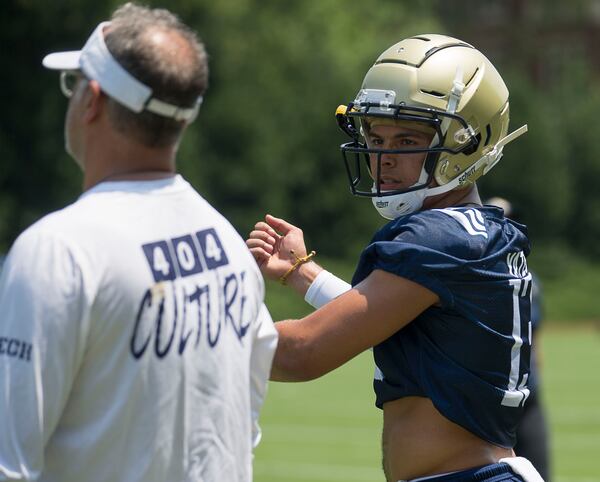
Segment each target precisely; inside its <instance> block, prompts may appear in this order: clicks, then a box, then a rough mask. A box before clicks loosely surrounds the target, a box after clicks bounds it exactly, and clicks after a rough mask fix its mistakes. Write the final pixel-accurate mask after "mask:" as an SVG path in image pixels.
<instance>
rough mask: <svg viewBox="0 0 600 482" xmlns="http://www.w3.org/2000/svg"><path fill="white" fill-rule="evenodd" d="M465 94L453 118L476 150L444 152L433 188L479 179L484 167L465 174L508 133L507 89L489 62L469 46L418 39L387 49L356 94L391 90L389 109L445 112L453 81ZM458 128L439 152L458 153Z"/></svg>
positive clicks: (460, 140) (446, 39)
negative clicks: (458, 179)
mask: <svg viewBox="0 0 600 482" xmlns="http://www.w3.org/2000/svg"><path fill="white" fill-rule="evenodd" d="M457 73H458V77H459V78H458V80H459V82H462V83H463V84H464V89H463V91H462V95H461V97H460V100H459V103H458V105H457V107H456V111H455V112H454V113H455V114H457V115H459V116H461V117H462V118H463V119H464V120H465V121H466V122H467V124H468V125H469V126H470V127H471V128H472V129H473V132H474V133H475V134H476V135H477V136H478V137H479V143H478V145H477V148H476V149H473V148H470V149H467V150H465V151H463V152H459V153H458V154H451V153H447V152H443V153H441V154H440V156H439V158H438V159H437V161H436V163H435V166H434V178H435V180H436V182H437V183H438V185H440V186H441V185H444V184H447V183H448V182H450V181H451V180H452V179H454V178H456V177H458V176H461V175H465V182H464V183H461V185H462V186H464V185H468V184H471V183H473V182H474V181H475V180H477V179H478V178H479V177H481V175H482V174H483V169H484V168H483V167H480V168H478V169H476V170H473V169H470V168H471V166H473V164H475V163H476V162H477V161H478V160H479V159H480V158H481V157H482V156H483V155H485V154H486V153H487V152H488V151H489V150H490V149H492V148H493V146H494V145H495V144H496V143H497V142H498V141H499V140H500V139H502V138H503V137H504V136H506V133H507V131H508V121H509V107H508V89H507V87H506V85H505V83H504V81H503V80H502V77H501V76H500V74H499V73H498V71H497V70H496V68H495V67H494V66H493V65H492V63H491V62H490V61H489V60H488V59H487V58H486V57H485V55H483V54H482V53H481V52H480V51H478V50H477V49H475V48H474V47H473V46H472V45H470V44H468V43H465V42H463V41H461V40H458V39H456V38H453V37H448V36H446V35H438V34H425V35H418V36H416V37H411V38H408V39H405V40H402V41H400V42H398V43H396V44H394V45H392V46H391V47H389V48H388V49H386V50H385V51H384V52H383V53H382V54H381V55H380V56H379V57H378V58H377V60H376V61H375V64H374V65H373V66H372V67H371V68H370V69H369V71H368V72H367V74H366V76H365V78H364V80H363V83H362V88H361V92H362V91H364V90H365V89H366V90H372V89H375V90H381V91H393V92H394V93H395V99H394V104H400V103H404V104H406V105H407V106H414V107H424V108H430V109H433V110H436V111H440V112H447V110H448V106H449V100H450V93H451V91H452V88H453V85H454V83H455V80H457ZM462 130H463V126H461V124H460V123H459V122H458V121H456V120H452V121H451V122H450V123H449V125H448V128H447V131H446V133H445V136H444V142H443V145H444V147H448V148H451V149H453V150H457V149H460V147H461V143H464V139H463V137H462V136H461V131H462Z"/></svg>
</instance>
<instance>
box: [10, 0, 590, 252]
mask: <svg viewBox="0 0 600 482" xmlns="http://www.w3.org/2000/svg"><path fill="white" fill-rule="evenodd" d="M118 3H119V2H116V1H114V0H110V1H109V0H96V1H94V2H92V1H90V0H55V1H54V2H51V3H48V2H45V1H42V0H3V1H2V2H0V46H1V48H0V62H1V64H2V65H3V71H4V74H3V80H2V86H3V89H2V90H3V108H4V112H3V114H4V115H3V116H2V117H1V118H0V163H1V164H0V166H1V168H0V251H3V250H6V249H8V247H9V246H10V244H11V243H12V241H13V240H14V239H15V237H16V236H17V234H18V233H19V232H20V231H22V230H23V229H24V228H25V227H27V226H28V225H30V224H31V223H32V222H34V221H35V220H36V219H38V218H39V217H41V216H42V215H44V214H46V213H47V212H49V211H51V210H55V209H58V208H60V207H62V206H64V205H65V204H67V203H69V202H71V201H73V200H74V199H75V198H76V197H77V195H78V193H79V190H80V173H79V172H78V168H77V167H76V166H75V164H74V163H73V162H72V161H71V160H70V159H68V156H67V155H66V154H65V153H64V148H63V132H62V130H63V129H62V126H63V118H64V111H65V109H66V100H65V99H64V98H62V96H61V94H60V92H59V89H58V76H57V75H56V73H54V72H49V71H45V70H44V69H43V68H42V67H41V64H40V61H41V59H42V57H43V56H44V54H46V53H48V52H51V51H55V50H58V49H73V48H79V47H81V46H82V44H83V42H84V40H85V39H86V38H87V36H88V35H89V33H90V32H91V31H92V29H93V28H94V27H95V25H96V24H97V23H98V22H99V21H100V20H103V19H105V18H107V17H108V16H109V15H110V12H111V11H112V10H113V9H114V7H115V6H117V5H118ZM148 3H150V4H151V5H153V6H167V7H168V8H169V9H171V10H172V11H174V12H176V13H177V14H179V15H180V16H181V18H182V19H183V20H184V21H185V22H186V23H188V24H190V25H191V26H192V27H194V28H195V29H196V30H197V31H198V32H199V33H200V36H201V37H202V39H203V40H204V42H205V43H206V46H207V50H208V52H209V54H210V68H211V86H210V89H209V92H208V94H207V96H206V99H205V104H204V106H203V107H202V110H201V113H200V116H199V118H198V120H197V121H196V123H195V124H193V125H192V126H191V127H190V129H189V132H188V133H187V136H186V138H185V140H184V142H183V144H182V146H181V149H180V153H179V169H180V171H181V172H182V173H183V174H184V176H185V177H187V178H188V179H189V180H190V181H191V182H192V184H194V185H195V186H196V187H197V189H198V190H199V191H200V192H201V193H202V194H203V195H204V196H205V197H206V198H207V199H208V200H209V201H210V202H212V203H213V204H214V205H215V206H216V207H217V208H218V209H219V210H221V211H222V212H223V213H224V214H225V215H226V216H227V217H229V218H230V219H231V221H232V222H233V224H234V225H235V226H236V228H237V229H238V230H239V231H240V233H241V234H242V235H244V234H245V233H247V232H248V231H249V230H250V229H251V228H252V226H253V224H254V222H255V221H256V220H258V219H259V218H261V217H262V216H263V215H264V213H266V212H270V213H272V214H275V215H278V216H282V217H285V218H287V219H289V220H290V221H291V222H293V223H295V224H297V225H299V226H302V227H303V229H304V231H305V235H306V237H307V240H308V243H309V245H310V246H311V247H316V248H317V249H318V250H319V251H320V253H322V254H326V255H328V256H331V257H338V258H344V257H355V256H356V254H357V253H358V252H359V250H360V249H361V247H362V246H363V245H364V244H365V243H366V242H367V241H368V240H369V238H370V236H371V234H372V233H373V231H374V230H375V229H376V228H377V227H378V226H380V225H381V224H382V223H383V220H382V219H381V218H379V217H378V216H377V215H376V214H375V212H374V211H373V209H372V207H371V203H370V202H369V201H368V200H366V199H356V198H353V197H352V196H351V195H350V193H349V188H348V186H347V181H346V175H345V171H344V167H343V163H342V159H341V155H340V153H339V149H338V146H339V144H340V143H341V142H344V141H345V140H346V139H345V138H344V136H343V135H342V133H341V132H338V129H337V126H336V125H335V120H334V116H333V113H334V110H335V108H336V107H337V106H338V105H339V104H341V103H347V102H348V101H350V100H352V99H353V98H354V95H355V94H356V92H357V90H358V88H359V86H360V83H361V80H362V77H363V75H364V73H365V72H366V70H367V69H368V67H369V66H370V64H371V63H372V62H373V60H374V59H375V58H376V56H377V55H378V54H379V53H380V52H381V51H382V50H384V49H385V48H386V47H387V46H389V45H390V44H392V43H394V42H395V41H398V40H400V39H401V38H404V37H406V36H409V35H413V34H418V33H423V32H440V33H446V34H450V35H454V36H457V37H461V38H463V39H464V40H466V41H469V42H472V43H474V44H475V45H477V46H480V47H481V49H482V50H483V51H484V52H485V53H486V54H487V55H488V56H489V57H490V58H491V60H492V61H493V62H494V63H495V64H496V65H497V67H498V69H499V70H500V72H501V73H502V74H503V76H504V77H505V79H506V81H507V84H508V86H509V89H510V91H511V115H512V126H513V128H514V127H518V126H520V125H521V124H523V123H528V124H529V133H528V134H527V135H526V136H524V137H522V138H520V139H519V140H518V141H517V142H515V143H514V144H511V145H510V146H509V147H508V148H507V150H506V157H505V159H504V160H503V161H502V163H500V165H499V166H498V167H496V168H495V169H494V172H493V173H492V175H490V176H487V177H486V178H484V179H483V180H482V182H481V191H482V194H483V196H484V197H487V196H492V195H502V196H505V197H507V198H509V199H511V200H512V201H513V202H514V203H515V204H516V205H518V206H519V211H520V212H521V215H522V219H523V220H524V221H525V222H526V223H528V224H529V225H530V230H531V234H532V239H533V240H534V244H536V243H541V244H545V243H548V242H549V241H552V242H553V243H556V242H560V243H562V244H561V245H562V246H565V247H566V248H567V249H577V250H578V251H580V252H581V253H585V256H594V257H596V258H598V257H600V246H599V245H598V243H596V239H597V238H598V235H599V234H600V196H599V195H598V190H597V188H596V186H595V183H596V179H598V174H600V144H599V143H598V142H596V135H595V134H596V133H595V130H596V129H597V127H596V124H595V122H594V121H595V116H596V112H597V110H598V107H600V89H598V88H597V83H598V77H597V73H596V72H595V71H594V69H593V68H591V67H590V63H589V62H588V58H587V57H586V55H587V53H586V52H585V49H579V50H577V49H576V50H574V51H572V52H571V51H569V52H568V53H567V54H565V55H562V56H561V57H560V59H561V61H560V62H558V63H557V61H556V58H557V57H556V55H554V54H553V53H552V52H554V50H552V49H553V48H554V49H556V48H559V46H560V45H559V44H560V42H558V44H557V43H556V42H555V43H554V44H552V45H550V46H547V48H545V49H544V50H543V53H545V54H547V55H548V57H542V58H541V62H542V65H543V66H545V68H547V69H549V68H550V67H552V70H551V72H552V76H546V77H548V79H545V81H544V82H540V80H539V78H536V76H535V75H531V72H530V71H531V69H530V68H529V66H530V64H531V62H532V60H531V59H532V58H533V57H532V56H534V55H537V53H538V51H537V50H536V48H535V46H536V45H539V42H538V43H536V41H535V39H536V38H537V37H536V35H538V33H539V32H541V31H542V30H543V29H546V30H547V29H548V28H551V27H552V25H554V24H556V23H557V22H560V21H561V16H556V15H555V16H548V15H545V14H543V11H544V10H543V9H542V10H541V12H542V13H540V14H536V13H535V11H534V12H533V13H532V14H531V15H530V16H529V17H526V18H533V19H534V20H535V21H536V22H537V23H532V22H531V21H528V22H525V21H520V22H521V23H519V22H517V23H516V24H515V25H516V27H515V26H514V25H512V24H507V25H508V26H505V27H502V26H500V23H499V22H496V23H494V22H495V18H496V17H495V15H496V14H494V10H493V9H492V10H489V11H482V8H481V6H482V5H483V4H485V5H487V6H488V7H489V8H492V7H494V8H496V9H498V8H499V7H498V5H499V4H500V3H501V2H498V1H492V2H483V3H482V2H475V3H474V2H465V5H471V4H472V7H469V8H463V9H460V10H456V9H454V8H453V7H452V5H455V4H456V2H443V1H411V2H399V1H397V0H377V2H348V1H343V0H323V1H317V0H312V1H311V0H300V1H296V2H282V1H280V0H260V1H259V0H219V1H213V2H208V1H206V0H194V1H191V0H172V1H170V2H168V4H166V3H165V2H163V3H160V2H157V1H151V2H148ZM519 3H524V4H526V3H531V4H534V3H535V2H511V5H513V4H514V5H516V4H519ZM537 3H538V4H539V3H540V2H537ZM577 4H578V5H580V6H581V8H580V9H579V10H581V12H580V11H579V10H577V11H576V12H575V13H576V14H578V15H579V17H574V18H573V19H572V22H577V21H580V20H581V17H582V16H585V15H586V12H587V10H586V9H585V8H584V6H585V2H583V1H580V2H577ZM578 12H579V13H578ZM478 15H479V16H481V15H483V16H484V17H483V18H485V19H486V22H488V23H490V25H491V27H490V28H492V27H493V28H494V29H495V30H494V32H495V33H494V35H493V36H492V35H490V36H486V32H487V31H486V30H485V29H483V30H482V27H481V20H480V17H478ZM536 15H537V16H536ZM498 18H500V17H498ZM578 19H580V20H578ZM570 21H571V20H570ZM553 22H554V23H553ZM477 28H479V30H477ZM486 28H487V27H486ZM502 28H504V32H505V33H506V35H500V34H498V32H499V31H500V32H502V31H503V30H502ZM498 29H500V30H498ZM544 31H545V30H544ZM540 35H541V34H540ZM488 47H489V50H488ZM505 47H506V48H505ZM546 58H548V59H550V58H551V59H554V60H553V62H554V63H551V62H550V60H548V62H550V63H548V62H546V60H544V59H546ZM538 61H539V58H538ZM544 62H546V63H547V64H548V65H549V66H550V67H548V65H546V63H544ZM550 77H551V79H550Z"/></svg>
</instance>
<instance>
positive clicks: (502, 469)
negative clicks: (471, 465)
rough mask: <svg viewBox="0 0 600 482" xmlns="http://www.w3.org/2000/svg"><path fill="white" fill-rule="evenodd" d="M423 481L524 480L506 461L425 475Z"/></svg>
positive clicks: (517, 481) (497, 481) (506, 481)
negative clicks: (441, 473) (429, 475)
mask: <svg viewBox="0 0 600 482" xmlns="http://www.w3.org/2000/svg"><path fill="white" fill-rule="evenodd" d="M413 480H417V481H420V480H423V482H484V481H485V482H523V478H522V477H521V476H520V475H517V474H515V473H514V472H513V471H512V469H511V468H510V466H509V465H508V464H505V463H498V464H491V465H485V466H483V467H478V468H476V469H467V470H461V471H460V472H454V473H452V474H447V475H440V476H439V477H423V478H422V479H413Z"/></svg>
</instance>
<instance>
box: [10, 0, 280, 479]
mask: <svg viewBox="0 0 600 482" xmlns="http://www.w3.org/2000/svg"><path fill="white" fill-rule="evenodd" d="M43 63H44V65H45V66H46V67H48V68H50V69H54V70H60V71H61V74H60V80H61V88H62V91H63V93H64V94H65V95H66V96H67V97H68V98H69V99H70V100H69V106H68V110H67V114H66V121H65V145H66V149H67V151H68V152H69V154H70V155H71V156H72V157H73V159H75V161H76V162H77V163H78V164H79V165H80V166H81V168H82V170H83V189H84V193H83V194H82V195H81V197H80V198H79V199H78V200H77V201H76V202H75V203H73V204H72V205H70V206H67V207H66V208H64V209H62V210H60V211H58V212H55V213H52V214H50V215H48V216H46V217H44V218H43V219H41V220H40V221H38V222H37V223H35V224H34V225H33V226H31V227H30V228H29V229H27V230H26V231H25V232H24V233H23V234H21V236H19V238H18V239H17V240H16V242H15V243H14V245H13V247H12V248H11V250H10V252H9V254H8V257H7V260H6V264H5V265H4V268H3V270H2V276H1V278H0V340H2V344H1V346H2V350H1V351H0V480H40V481H56V482H59V481H60V482H75V481H79V482H80V481H86V482H100V481H105V482H106V481H111V482H115V481H123V482H125V481H126V482H135V481H144V482H166V481H170V482H171V481H184V480H185V481H191V480H202V481H208V482H211V481H236V482H239V481H250V480H251V479H252V448H253V446H254V445H256V443H258V440H259V438H260V432H259V430H258V426H257V424H256V422H257V417H258V413H259V409H260V407H261V405H262V401H263V398H264V392H265V388H266V380H267V378H268V375H269V370H270V366H271V361H272V356H273V352H274V350H275V345H276V342H277V335H276V332H275V329H274V327H273V322H272V320H271V317H270V316H269V313H268V312H267V310H266V308H265V307H264V304H263V296H264V286H263V280H262V276H261V274H260V272H259V271H258V268H257V266H256V263H255V261H254V260H253V259H252V256H251V255H250V253H249V251H248V250H247V248H246V246H245V244H244V242H243V241H242V239H241V238H240V237H239V236H238V235H237V233H236V232H235V230H234V229H233V227H232V226H231V225H230V224H229V223H228V222H227V221H226V220H225V219H224V218H223V217H222V216H221V215H220V214H219V213H218V212H217V211H216V210H215V209H213V208H212V207H211V206H210V205H209V204H208V203H207V202H206V201H205V200H204V199H203V198H202V197H201V196H200V195H199V194H198V193H197V192H196V191H195V190H194V189H193V188H192V187H191V186H190V185H189V184H188V183H187V182H186V181H185V180H184V179H183V178H182V177H181V176H179V175H177V174H176V173H175V156H176V152H177V147H178V144H179V141H180V139H181V136H182V134H183V132H184V130H185V128H186V126H187V125H188V124H189V123H190V122H192V121H193V120H194V118H195V117H196V114H197V112H198V108H199V107H200V103H201V101H202V95H203V94H204V92H205V90H206V88H207V78H208V67H207V58H206V53H205V51H204V47H203V45H202V44H201V43H200V42H199V40H198V39H197V37H196V35H195V34H194V33H193V32H192V31H191V30H190V29H189V28H188V27H186V26H185V25H183V24H182V23H181V22H180V21H179V20H178V19H177V18H176V17H175V16H174V15H173V14H171V13H169V12H168V11H166V10H158V9H154V10H151V9H148V8H145V7H140V6H137V5H134V4H126V5H124V6H122V7H121V8H119V9H118V10H116V12H115V13H114V14H113V16H112V19H111V21H110V22H103V23H101V24H100V25H99V26H98V27H97V28H96V29H95V30H94V32H93V33H92V35H91V36H90V38H89V39H88V41H87V43H86V44H85V46H84V48H83V49H82V50H81V51H75V52H61V53H55V54H51V55H48V56H47V57H46V58H44V61H43Z"/></svg>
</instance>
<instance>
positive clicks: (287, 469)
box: [254, 460, 587, 482]
mask: <svg viewBox="0 0 600 482" xmlns="http://www.w3.org/2000/svg"><path fill="white" fill-rule="evenodd" d="M254 475H255V479H256V482H260V480H261V477H272V478H274V479H276V480H281V481H295V480H310V481H323V482H337V481H339V482H370V481H373V482H381V481H382V480H383V479H384V476H383V471H382V470H381V469H378V468H377V467H365V466H356V465H331V464H311V463H306V462H290V461H282V460H278V461H277V462H274V461H270V462H268V463H265V464H260V463H257V464H255V467H254ZM578 482H579V481H578ZM586 482H587V481H586Z"/></svg>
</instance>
